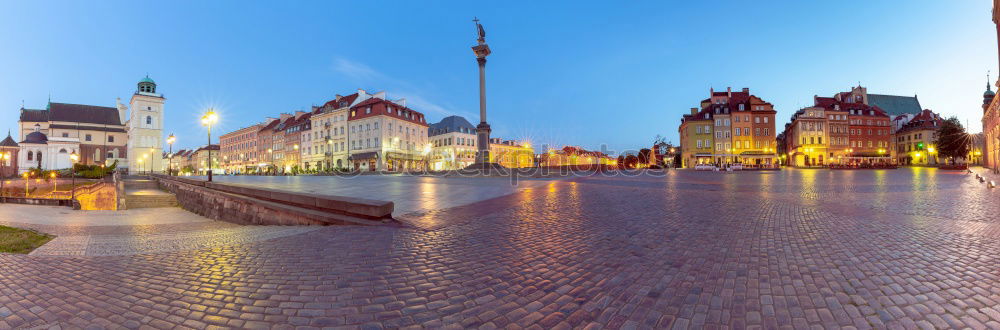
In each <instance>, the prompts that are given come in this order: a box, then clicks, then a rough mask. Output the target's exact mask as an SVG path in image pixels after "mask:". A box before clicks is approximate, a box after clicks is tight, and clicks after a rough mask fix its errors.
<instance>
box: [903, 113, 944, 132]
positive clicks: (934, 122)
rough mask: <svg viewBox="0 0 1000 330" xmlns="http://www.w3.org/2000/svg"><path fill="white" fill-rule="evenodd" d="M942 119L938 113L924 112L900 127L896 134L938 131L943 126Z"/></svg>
mask: <svg viewBox="0 0 1000 330" xmlns="http://www.w3.org/2000/svg"><path fill="white" fill-rule="evenodd" d="M941 122H942V119H941V117H940V116H938V115H937V114H936V113H934V112H933V111H930V110H926V109H925V110H922V111H920V113H919V114H917V115H916V116H914V117H913V119H910V121H909V122H907V123H906V124H904V125H903V126H902V127H900V129H899V130H897V131H896V133H903V132H907V131H915V130H927V129H930V130H936V129H937V128H938V127H940V126H941Z"/></svg>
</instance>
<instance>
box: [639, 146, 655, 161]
mask: <svg viewBox="0 0 1000 330" xmlns="http://www.w3.org/2000/svg"><path fill="white" fill-rule="evenodd" d="M650 154H652V150H649V149H646V148H642V149H639V156H638V160H637V162H638V163H639V164H649V155H650Z"/></svg>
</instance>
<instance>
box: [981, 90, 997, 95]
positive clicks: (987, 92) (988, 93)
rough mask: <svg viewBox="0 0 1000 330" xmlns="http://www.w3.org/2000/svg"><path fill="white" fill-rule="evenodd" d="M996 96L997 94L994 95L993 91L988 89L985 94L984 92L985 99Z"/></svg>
mask: <svg viewBox="0 0 1000 330" xmlns="http://www.w3.org/2000/svg"><path fill="white" fill-rule="evenodd" d="M995 95H997V93H994V92H993V91H991V90H988V89H987V90H986V91H985V92H983V97H993V96H995Z"/></svg>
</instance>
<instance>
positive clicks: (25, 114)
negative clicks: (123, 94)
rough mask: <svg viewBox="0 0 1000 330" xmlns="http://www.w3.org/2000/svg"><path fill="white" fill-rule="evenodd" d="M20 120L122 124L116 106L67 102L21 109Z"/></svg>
mask: <svg viewBox="0 0 1000 330" xmlns="http://www.w3.org/2000/svg"><path fill="white" fill-rule="evenodd" d="M21 121H24V122H47V121H64V122H74V123H87V124H100V125H119V126H120V125H122V122H121V118H119V117H118V109H117V108H113V107H101V106H96V105H84V104H69V103H49V109H48V110H34V109H21Z"/></svg>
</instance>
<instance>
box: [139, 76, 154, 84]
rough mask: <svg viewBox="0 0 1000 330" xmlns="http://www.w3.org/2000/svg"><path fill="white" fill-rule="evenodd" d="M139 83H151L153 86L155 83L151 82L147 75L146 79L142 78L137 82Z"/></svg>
mask: <svg viewBox="0 0 1000 330" xmlns="http://www.w3.org/2000/svg"><path fill="white" fill-rule="evenodd" d="M139 82H140V83H151V84H155V83H156V82H155V81H153V79H150V78H149V76H148V75H147V76H146V78H142V80H139Z"/></svg>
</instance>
